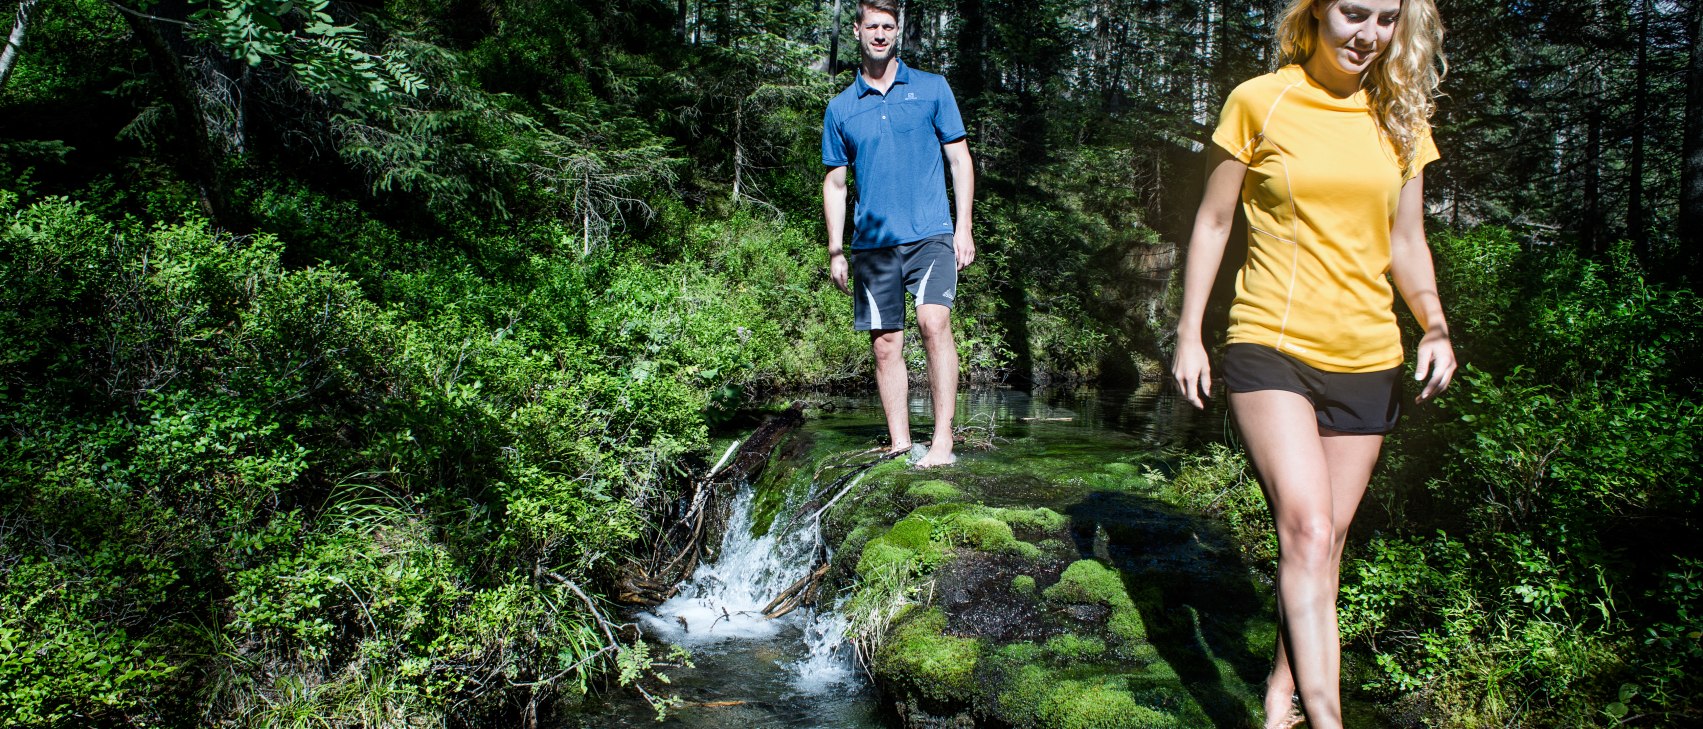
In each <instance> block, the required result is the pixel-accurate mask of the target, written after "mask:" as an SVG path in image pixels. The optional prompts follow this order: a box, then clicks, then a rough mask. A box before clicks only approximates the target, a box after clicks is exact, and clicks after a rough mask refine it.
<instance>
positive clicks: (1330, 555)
mask: <svg viewBox="0 0 1703 729" xmlns="http://www.w3.org/2000/svg"><path fill="white" fill-rule="evenodd" d="M1230 404H1231V408H1230V409H1231V411H1232V412H1233V413H1235V416H1236V424H1237V427H1238V428H1239V429H1240V430H1241V432H1242V440H1243V442H1244V443H1246V444H1247V447H1248V453H1249V455H1250V456H1251V457H1252V459H1253V462H1254V467H1255V468H1256V469H1257V470H1258V471H1259V473H1260V481H1261V483H1262V484H1263V485H1264V487H1265V495H1266V501H1267V503H1268V504H1269V505H1270V506H1271V510H1272V515H1273V518H1274V520H1275V521H1276V523H1277V540H1278V547H1279V556H1278V561H1277V572H1278V577H1277V584H1278V604H1279V608H1278V614H1279V616H1280V619H1279V627H1280V631H1279V633H1280V636H1281V637H1280V638H1279V643H1278V646H1279V652H1280V657H1279V658H1278V659H1277V660H1275V661H1274V662H1273V663H1274V666H1273V670H1272V676H1271V679H1270V680H1269V681H1268V687H1267V693H1266V709H1267V712H1268V719H1267V721H1268V725H1272V724H1276V723H1279V722H1281V721H1282V718H1283V717H1284V716H1285V715H1287V713H1288V704H1289V702H1288V696H1289V691H1287V690H1285V689H1290V690H1293V688H1291V687H1295V688H1299V690H1300V694H1301V702H1302V705H1303V706H1304V707H1305V710H1306V713H1307V719H1308V722H1309V725H1310V726H1311V727H1313V729H1336V728H1337V727H1340V726H1342V702H1341V692H1340V683H1341V665H1340V663H1341V645H1340V642H1339V633H1338V631H1337V622H1336V590H1337V585H1338V580H1339V575H1338V572H1339V569H1340V566H1339V565H1340V561H1341V554H1342V543H1343V539H1344V537H1346V535H1347V530H1348V524H1349V522H1351V521H1352V520H1353V518H1354V510H1355V508H1356V507H1358V506H1359V503H1360V498H1361V497H1362V496H1363V495H1364V493H1365V489H1366V481H1367V479H1368V478H1369V477H1370V475H1371V469H1372V465H1373V464H1374V463H1375V462H1376V460H1377V455H1378V448H1379V446H1380V445H1381V444H1382V436H1364V435H1361V436H1350V435H1342V434H1335V433H1328V434H1327V433H1321V432H1320V429H1319V427H1318V424H1317V423H1318V421H1317V419H1316V416H1315V415H1314V413H1313V407H1312V404H1311V403H1309V402H1308V401H1307V399H1306V398H1304V397H1302V396H1301V395H1299V394H1296V393H1292V392H1286V391H1282V390H1261V391H1257V392H1247V393H1232V394H1231V395H1230ZM1285 669H1287V670H1285Z"/></svg>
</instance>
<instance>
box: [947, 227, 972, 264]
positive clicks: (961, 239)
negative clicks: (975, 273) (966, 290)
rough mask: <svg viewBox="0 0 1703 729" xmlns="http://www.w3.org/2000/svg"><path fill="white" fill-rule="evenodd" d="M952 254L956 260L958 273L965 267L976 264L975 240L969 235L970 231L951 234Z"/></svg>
mask: <svg viewBox="0 0 1703 729" xmlns="http://www.w3.org/2000/svg"><path fill="white" fill-rule="evenodd" d="M952 252H953V253H954V254H956V256H957V258H958V270H960V271H962V270H964V267H965V266H968V265H970V264H972V263H975V262H976V239H975V238H974V237H973V236H971V235H970V231H968V230H965V231H960V232H955V233H953V234H952Z"/></svg>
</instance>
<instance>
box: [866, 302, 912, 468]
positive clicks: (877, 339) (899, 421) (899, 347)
mask: <svg viewBox="0 0 1703 729" xmlns="http://www.w3.org/2000/svg"><path fill="white" fill-rule="evenodd" d="M869 346H870V349H871V350H873V351H874V352H875V389H876V390H877V391H879V392H880V393H881V410H882V412H884V413H886V415H887V436H888V438H889V439H890V441H889V442H891V443H892V444H893V446H892V448H890V449H888V450H889V452H891V453H898V452H900V451H908V450H910V449H911V412H910V403H909V402H908V400H909V399H910V382H909V378H908V376H907V375H906V373H905V330H903V329H882V330H877V331H872V332H870V333H869Z"/></svg>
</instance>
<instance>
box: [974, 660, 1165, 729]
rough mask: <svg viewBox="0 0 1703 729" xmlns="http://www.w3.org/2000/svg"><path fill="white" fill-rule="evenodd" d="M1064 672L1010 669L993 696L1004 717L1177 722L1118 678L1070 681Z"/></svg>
mask: <svg viewBox="0 0 1703 729" xmlns="http://www.w3.org/2000/svg"><path fill="white" fill-rule="evenodd" d="M1063 673H1064V672H1063V671H1049V670H1047V669H1045V668H1042V667H1040V666H1035V665H1027V666H1023V667H1021V668H1018V669H1016V670H1014V671H1012V672H1011V673H1008V674H1007V677H1008V678H1007V680H1006V682H1005V687H1004V689H1003V690H1002V691H1000V692H999V693H998V695H997V696H996V697H995V699H994V706H995V710H996V712H997V713H998V714H999V716H1000V718H1001V719H1003V720H1005V721H1007V722H1009V723H1011V724H1015V725H1017V726H1043V727H1061V728H1067V729H1148V728H1152V729H1158V728H1162V727H1175V726H1179V724H1178V722H1177V721H1176V720H1175V719H1173V718H1171V717H1170V716H1167V715H1166V714H1164V713H1163V712H1160V711H1158V710H1156V709H1154V708H1152V707H1150V706H1146V705H1144V704H1142V703H1141V702H1139V701H1137V700H1136V698H1135V696H1133V695H1131V694H1130V692H1129V691H1128V690H1127V689H1126V688H1125V687H1124V686H1123V685H1122V682H1121V681H1119V680H1117V679H1112V680H1108V681H1098V682H1096V681H1085V680H1071V679H1066V678H1063V677H1062V674H1063Z"/></svg>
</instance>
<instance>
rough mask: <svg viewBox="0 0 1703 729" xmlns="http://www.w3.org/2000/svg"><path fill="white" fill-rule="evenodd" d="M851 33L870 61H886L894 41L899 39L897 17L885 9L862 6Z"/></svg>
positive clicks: (891, 52)
mask: <svg viewBox="0 0 1703 729" xmlns="http://www.w3.org/2000/svg"><path fill="white" fill-rule="evenodd" d="M862 10H863V15H862V17H861V18H860V19H859V20H858V21H857V28H856V29H855V30H853V31H852V32H853V34H855V35H856V36H857V44H858V46H859V47H861V48H862V49H863V57H864V58H867V59H869V60H871V61H886V60H888V59H891V58H892V57H893V49H894V43H895V42H896V41H898V40H899V19H898V18H895V17H893V14H892V13H889V12H887V11H885V10H876V9H873V8H867V7H866V8H863V9H862Z"/></svg>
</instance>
